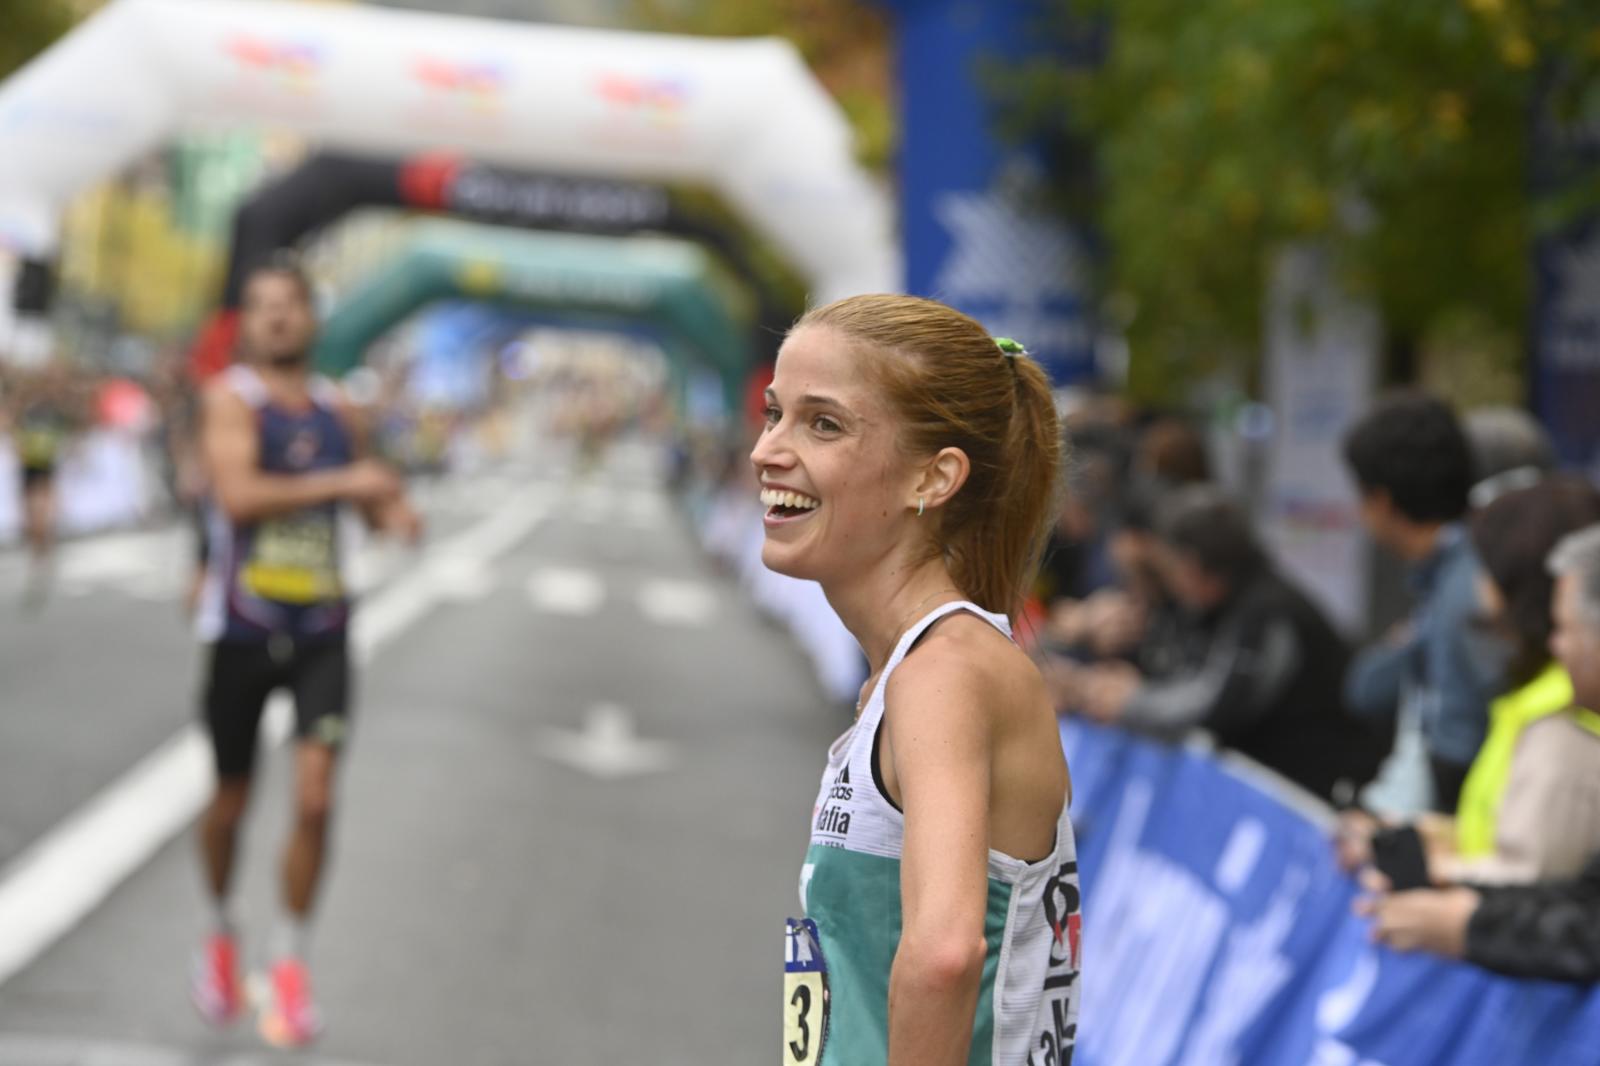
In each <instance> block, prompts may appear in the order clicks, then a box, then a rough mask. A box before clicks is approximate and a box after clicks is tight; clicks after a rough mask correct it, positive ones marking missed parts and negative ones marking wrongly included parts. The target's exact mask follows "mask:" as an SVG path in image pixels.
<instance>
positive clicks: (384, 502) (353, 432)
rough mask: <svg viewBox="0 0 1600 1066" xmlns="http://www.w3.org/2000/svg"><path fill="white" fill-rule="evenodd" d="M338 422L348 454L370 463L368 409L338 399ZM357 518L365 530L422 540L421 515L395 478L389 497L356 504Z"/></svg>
mask: <svg viewBox="0 0 1600 1066" xmlns="http://www.w3.org/2000/svg"><path fill="white" fill-rule="evenodd" d="M336 410H337V412H338V415H339V419H340V420H341V421H342V422H343V423H344V425H345V429H346V430H348V431H349V433H350V443H351V447H352V451H353V453H354V454H355V456H356V458H357V459H358V460H369V461H370V460H371V458H372V454H373V449H372V419H371V409H370V408H367V407H361V406H358V405H356V404H354V403H351V402H349V401H348V400H340V402H339V404H338V406H337V408H336ZM356 506H357V509H358V510H359V511H360V512H361V519H362V521H363V522H365V523H366V526H367V528H368V529H370V530H372V531H373V532H376V533H387V534H390V535H392V536H396V537H401V538H403V539H405V540H408V541H411V542H412V543H416V542H417V541H419V540H420V539H421V538H422V516H421V515H419V514H418V513H417V511H416V508H414V507H412V505H411V500H410V499H409V498H408V497H407V496H406V492H405V485H404V483H403V482H402V481H401V480H400V479H399V478H398V477H397V478H396V480H395V491H394V494H393V495H390V496H385V497H381V498H375V499H371V500H363V501H359V502H358V503H357V505H356Z"/></svg>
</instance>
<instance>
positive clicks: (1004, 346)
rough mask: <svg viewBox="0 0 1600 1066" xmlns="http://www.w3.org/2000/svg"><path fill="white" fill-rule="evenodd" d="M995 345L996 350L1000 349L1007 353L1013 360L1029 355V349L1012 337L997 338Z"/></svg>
mask: <svg viewBox="0 0 1600 1066" xmlns="http://www.w3.org/2000/svg"><path fill="white" fill-rule="evenodd" d="M994 344H995V347H996V348H999V349H1000V350H1001V351H1002V352H1005V353H1006V355H1008V356H1009V357H1011V358H1012V359H1015V358H1016V357H1017V356H1019V355H1027V354H1028V349H1026V348H1024V347H1023V346H1022V345H1020V344H1018V343H1017V342H1016V341H1014V340H1012V339H1011V338H1010V337H996V338H995V339H994Z"/></svg>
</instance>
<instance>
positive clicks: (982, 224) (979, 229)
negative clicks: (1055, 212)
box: [933, 190, 1083, 307]
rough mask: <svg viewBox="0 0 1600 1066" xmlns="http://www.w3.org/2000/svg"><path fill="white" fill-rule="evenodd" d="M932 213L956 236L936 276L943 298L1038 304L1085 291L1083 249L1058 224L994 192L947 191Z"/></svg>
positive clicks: (956, 301)
mask: <svg viewBox="0 0 1600 1066" xmlns="http://www.w3.org/2000/svg"><path fill="white" fill-rule="evenodd" d="M933 213H934V217H935V218H937V219H938V220H939V223H940V224H941V225H943V226H944V228H945V230H946V232H948V233H949V234H950V236H951V240H952V246H951V248H950V252H949V254H948V255H946V257H945V260H944V263H943V265H942V266H941V267H940V268H939V273H938V275H937V276H936V277H935V278H934V288H935V291H936V292H938V293H939V295H940V297H941V298H942V299H945V300H948V301H950V302H953V303H956V304H961V303H964V302H967V301H972V300H979V301H982V300H998V301H1003V302H1005V303H1007V304H1012V305H1019V304H1020V305H1023V306H1034V307H1037V306H1039V305H1041V304H1043V303H1045V302H1046V301H1047V300H1050V299H1052V298H1062V297H1064V298H1072V297H1074V296H1076V295H1077V294H1079V293H1081V292H1082V291H1083V284H1082V283H1083V252H1082V249H1081V247H1080V245H1079V242H1078V240H1077V239H1076V238H1075V237H1074V236H1073V235H1072V233H1071V232H1070V231H1069V230H1068V229H1067V228H1066V227H1065V226H1063V225H1061V224H1060V223H1059V222H1056V221H1054V220H1052V219H1047V218H1042V217H1040V216H1038V215H1034V214H1026V213H1023V212H1020V211H1018V210H1017V208H1016V206H1015V205H1014V204H1013V203H1012V202H1010V198H1009V197H1006V196H1004V195H1003V194H1002V193H1000V192H998V191H995V190H989V191H985V192H949V193H945V194H944V195H943V196H940V197H939V198H938V199H937V200H936V201H935V202H934V207H933Z"/></svg>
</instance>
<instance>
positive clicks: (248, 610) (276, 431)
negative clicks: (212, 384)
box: [200, 366, 354, 641]
mask: <svg viewBox="0 0 1600 1066" xmlns="http://www.w3.org/2000/svg"><path fill="white" fill-rule="evenodd" d="M226 373H227V378H226V380H227V383H228V385H229V387H230V388H232V389H233V391H234V392H236V393H237V394H238V395H239V396H240V397H241V398H242V399H243V400H244V401H245V402H246V403H247V404H249V405H250V407H251V409H252V410H254V411H255V414H256V426H257V432H258V438H259V460H258V462H259V465H260V469H261V470H262V471H264V472H267V473H272V474H304V473H310V472H313V471H317V470H326V469H329V468H331V467H338V466H344V465H346V464H348V463H349V462H351V461H352V458H353V456H354V448H353V444H352V441H351V439H350V431H349V430H348V429H347V428H346V427H345V424H344V422H343V420H342V419H341V418H340V417H339V414H338V408H337V401H338V390H337V389H336V388H335V387H334V386H333V384H332V383H331V382H329V381H327V380H326V379H323V378H313V379H312V382H311V397H312V402H311V404H310V406H309V407H307V408H306V409H305V410H301V411H295V410H287V409H285V408H282V407H278V406H275V405H274V404H272V403H271V402H270V397H269V394H268V392H267V389H266V386H265V384H264V383H263V382H262V381H261V378H260V376H259V375H258V374H257V373H256V372H255V371H254V370H253V369H251V368H250V367H246V366H234V367H230V368H229V369H228V370H227V372H226ZM207 521H208V523H209V528H210V533H211V537H212V543H213V545H214V548H213V555H212V559H213V561H214V565H213V567H212V568H211V570H210V571H208V572H207V575H206V596H205V600H204V602H203V603H202V607H201V611H200V630H201V637H202V638H203V639H205V640H229V641H262V640H270V639H273V638H275V637H280V638H281V637H286V638H289V639H291V640H294V641H302V640H316V639H322V638H329V637H333V636H337V635H338V634H340V633H342V632H343V630H344V626H345V623H346V622H347V621H348V619H349V615H350V601H349V597H348V595H347V592H346V587H345V580H344V572H343V566H342V562H343V558H344V555H345V554H346V552H345V547H344V543H343V542H344V539H345V536H344V527H343V524H342V516H341V508H340V506H339V505H338V504H336V503H326V504H321V505H319V506H316V507H307V508H304V509H302V510H299V511H293V512H290V513H288V514H283V515H276V516H274V517H272V518H268V519H264V520H262V521H259V522H249V523H233V522H230V521H229V520H228V518H227V516H226V515H225V514H223V512H222V510H221V508H220V507H217V506H216V505H215V504H212V505H211V506H210V508H209V513H208V517H207Z"/></svg>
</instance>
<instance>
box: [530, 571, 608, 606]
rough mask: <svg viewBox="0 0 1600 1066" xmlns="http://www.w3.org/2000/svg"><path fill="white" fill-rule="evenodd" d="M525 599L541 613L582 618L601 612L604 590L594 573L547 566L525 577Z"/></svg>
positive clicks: (604, 596) (604, 595)
mask: <svg viewBox="0 0 1600 1066" xmlns="http://www.w3.org/2000/svg"><path fill="white" fill-rule="evenodd" d="M528 598H529V599H531V600H532V601H533V605H534V606H535V607H537V608H538V609H539V610H541V611H547V612H549V613H550V614H563V615H569V616H573V617H582V616H585V615H591V614H594V613H595V612H596V611H598V610H599V609H600V605H601V604H602V603H604V602H605V598H606V587H605V584H604V582H602V581H601V580H600V576H599V575H598V574H596V573H595V572H594V571H593V570H583V569H579V568H577V567H566V566H561V567H557V566H547V567H541V568H540V569H538V570H535V571H534V572H533V573H532V574H531V575H530V576H529V577H528Z"/></svg>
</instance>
